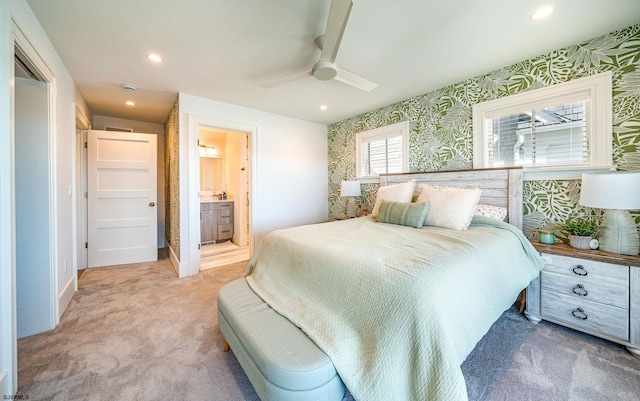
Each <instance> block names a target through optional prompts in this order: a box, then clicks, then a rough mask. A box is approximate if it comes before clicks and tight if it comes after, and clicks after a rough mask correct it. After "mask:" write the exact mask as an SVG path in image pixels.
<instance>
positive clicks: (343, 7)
mask: <svg viewBox="0 0 640 401" xmlns="http://www.w3.org/2000/svg"><path fill="white" fill-rule="evenodd" d="M352 6H353V1H351V0H332V1H331V8H330V9H329V19H328V20H327V29H326V31H325V34H324V43H323V45H322V53H321V54H320V60H321V61H325V60H328V61H331V62H332V63H333V62H335V61H336V56H337V55H338V48H339V47H340V42H341V41H342V34H343V33H344V29H345V27H346V26H347V21H348V20H349V14H350V13H351V7H352Z"/></svg>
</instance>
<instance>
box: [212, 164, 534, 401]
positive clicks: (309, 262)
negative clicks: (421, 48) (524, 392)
mask: <svg viewBox="0 0 640 401" xmlns="http://www.w3.org/2000/svg"><path fill="white" fill-rule="evenodd" d="M410 181H413V182H415V186H414V188H415V189H413V188H412V191H411V195H412V197H413V200H415V198H416V197H417V198H418V199H417V200H418V201H420V200H421V197H422V196H423V193H426V192H425V189H428V190H434V191H439V190H440V189H441V188H437V187H441V186H445V187H447V188H445V190H447V191H448V190H451V191H455V190H453V189H451V188H460V191H463V190H464V191H466V189H469V190H470V191H471V190H476V189H478V188H479V189H480V191H478V192H479V193H480V195H479V196H480V198H479V200H477V199H476V201H475V202H476V203H480V204H482V205H489V206H493V207H496V208H504V209H506V215H507V216H506V217H505V220H507V221H508V222H509V223H510V224H508V223H506V222H503V221H500V220H499V219H496V218H491V217H483V216H474V217H473V218H472V220H471V222H470V225H468V227H465V229H453V228H447V227H440V226H432V225H429V226H424V227H423V226H422V223H421V224H419V225H417V226H411V224H403V222H404V220H402V219H403V218H406V216H413V214H415V213H417V211H418V210H419V211H420V213H423V212H424V210H423V209H424V208H425V207H423V206H421V205H418V204H416V203H415V202H413V203H412V204H407V203H408V202H397V201H394V199H393V197H390V199H389V200H385V202H382V204H381V207H380V208H379V210H377V211H376V210H374V214H377V218H372V217H370V216H368V217H361V218H354V219H348V220H342V221H335V222H328V223H321V224H314V225H306V226H300V227H293V228H288V229H284V230H276V231H274V232H272V233H270V234H268V235H267V236H265V237H264V239H263V240H262V241H261V243H260V245H259V247H258V249H257V250H256V253H255V254H254V256H253V258H252V260H251V261H250V263H249V267H248V272H247V276H246V278H245V280H244V281H245V282H246V285H247V286H248V287H247V288H250V290H251V291H252V292H253V293H255V294H257V296H258V297H259V300H260V302H264V303H265V304H266V305H268V307H269V308H271V309H273V310H274V311H276V312H277V314H276V315H277V316H280V317H283V318H286V322H287V323H288V322H290V323H291V324H292V325H295V327H296V329H297V328H299V330H300V331H301V333H304V335H305V336H306V337H307V338H308V339H310V340H311V341H312V343H313V344H315V345H316V346H317V347H318V348H319V349H321V350H322V351H323V352H324V353H326V355H328V357H329V358H330V361H331V362H332V364H333V366H334V367H335V370H336V371H337V372H338V375H339V378H340V379H341V381H342V382H344V385H346V387H347V388H348V389H349V391H350V392H351V394H352V395H353V396H354V398H355V399H356V400H367V401H376V400H390V399H398V400H427V399H434V400H435V399H437V400H451V401H457V400H461V401H463V400H466V399H467V393H466V386H465V382H464V377H463V376H462V371H461V370H460V365H461V364H462V362H463V361H464V359H465V358H466V356H467V355H468V354H469V353H470V352H471V350H472V349H473V348H474V347H475V345H476V343H477V342H478V341H479V340H480V339H481V338H482V337H483V336H484V335H485V334H486V332H487V331H488V330H489V328H490V327H491V325H492V324H493V323H494V322H495V320H497V319H498V318H499V317H500V315H501V314H502V313H503V312H504V311H505V310H506V309H508V308H509V307H510V306H511V305H512V304H513V302H514V301H515V299H516V298H517V296H518V294H519V293H520V291H521V290H522V289H524V288H525V287H527V285H528V284H529V282H530V281H531V280H533V279H534V278H535V277H537V275H538V274H539V271H540V270H541V268H542V266H543V262H542V260H541V259H540V256H539V255H538V253H537V252H536V251H535V249H534V248H533V247H532V246H531V244H530V243H529V242H528V241H527V240H526V238H525V237H524V235H523V234H522V232H521V231H520V229H521V224H522V170H521V169H517V168H507V169H483V170H469V171H453V172H435V173H420V174H398V175H385V176H382V177H381V179H380V185H381V187H380V190H379V191H378V192H379V196H380V194H383V193H391V191H390V190H391V189H393V188H396V187H402V186H406V184H407V183H408V182H410ZM422 184H427V185H429V186H427V187H425V188H422ZM403 188H404V187H403ZM387 190H389V191H387ZM385 191H386V192H385ZM476 191H477V190H476ZM439 194H441V192H436V195H432V197H431V198H430V199H431V201H430V207H431V208H432V209H431V210H428V212H427V213H426V215H427V216H429V213H431V214H433V217H434V218H438V216H442V215H443V214H444V213H442V210H441V209H437V208H436V205H438V204H439V203H438V202H440V207H442V204H441V203H442V199H440V200H438V199H437V196H439ZM456 194H457V193H456ZM450 195H451V193H450V194H449V195H448V196H450ZM403 196H405V197H406V194H405V195H403ZM457 196H458V195H456V196H454V197H453V198H444V199H448V202H450V203H451V204H455V203H457V198H456V197H457ZM410 199H411V198H410ZM377 203H378V202H377ZM421 203H422V202H421ZM474 207H475V206H474ZM398 210H401V212H399V213H395V214H393V213H391V212H396V211H398ZM390 211H391V212H390ZM434 211H437V213H436V212H434ZM376 212H377V213H376ZM411 213H413V214H411ZM420 213H418V214H417V215H416V216H417V217H415V218H412V219H409V222H410V223H411V221H414V220H416V219H418V220H419V219H420V218H422V221H424V214H420ZM474 214H475V213H474ZM389 216H392V218H390V221H391V223H389V222H387V223H381V222H380V220H382V221H385V219H389ZM393 216H396V217H393ZM398 216H400V217H398ZM402 216H404V217H402ZM398 219H399V220H398ZM398 221H402V222H401V223H398ZM427 222H429V218H427ZM413 224H414V223H413ZM219 302H221V301H220V298H219ZM224 302H225V300H224V299H223V300H222V304H224ZM241 304H243V305H246V304H247V302H246V301H245V300H243V301H242V302H241ZM219 307H220V306H219ZM225 314H226V315H229V314H230V312H229V311H226V312H224V313H223V314H222V316H221V319H222V320H224V322H225V323H224V325H225V330H223V334H225V332H227V333H228V334H229V336H235V334H234V333H235V332H236V331H237V330H236V329H235V328H234V326H236V327H238V326H241V325H242V318H241V317H240V318H239V317H238V316H232V317H229V316H225ZM219 316H220V314H219ZM229 321H232V322H231V323H229ZM233 322H235V323H233ZM222 326H223V324H222V323H221V329H222ZM245 331H246V330H245ZM257 336H259V334H258V335H257ZM225 337H228V335H227V334H225ZM237 340H238V339H237V338H236V342H235V344H236V346H237V347H239V348H240V347H242V348H243V349H244V351H245V353H246V355H245V356H244V357H243V358H245V359H246V358H249V359H251V358H252V357H251V354H252V352H251V351H250V350H247V349H246V347H244V346H243V344H242V340H240V341H237ZM246 342H251V340H245V343H246ZM232 347H233V345H232ZM249 348H251V347H249ZM234 351H235V348H234ZM266 352H269V351H268V350H266ZM254 359H255V358H254ZM239 360H240V357H239ZM241 364H243V363H242V361H241ZM258 365H259V364H258ZM243 368H245V371H247V368H246V367H245V366H243ZM254 368H255V367H254ZM248 375H249V376H250V379H251V376H252V374H251V373H249V372H248ZM252 383H254V381H253V380H252ZM254 387H256V383H254ZM338 389H339V387H338ZM259 394H260V391H259ZM298 395H300V394H299V393H295V397H297V396H298ZM261 397H262V398H263V399H264V398H268V397H265V396H263V395H261ZM295 397H294V398H292V399H321V398H317V397H318V396H317V395H313V396H310V397H309V398H304V396H302V398H295Z"/></svg>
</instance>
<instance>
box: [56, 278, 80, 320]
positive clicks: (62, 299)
mask: <svg viewBox="0 0 640 401" xmlns="http://www.w3.org/2000/svg"><path fill="white" fill-rule="evenodd" d="M75 292H76V286H75V280H74V278H73V276H72V277H71V279H69V281H68V282H67V284H66V285H65V286H64V289H63V290H62V292H61V293H60V296H59V297H58V321H60V318H61V317H62V314H63V313H64V311H65V310H67V306H69V303H70V302H71V298H73V294H74V293H75Z"/></svg>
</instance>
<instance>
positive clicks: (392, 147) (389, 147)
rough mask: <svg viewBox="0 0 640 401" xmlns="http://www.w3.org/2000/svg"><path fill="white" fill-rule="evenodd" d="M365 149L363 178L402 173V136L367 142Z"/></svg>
mask: <svg viewBox="0 0 640 401" xmlns="http://www.w3.org/2000/svg"><path fill="white" fill-rule="evenodd" d="M363 149H364V152H365V157H364V158H363V161H364V163H363V166H362V167H363V170H362V171H361V173H362V175H363V176H368V175H379V174H384V173H401V172H402V137H401V136H395V137H391V138H386V139H382V140H377V141H371V142H367V143H365V144H364V146H363Z"/></svg>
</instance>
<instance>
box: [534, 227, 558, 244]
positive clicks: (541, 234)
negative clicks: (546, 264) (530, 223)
mask: <svg viewBox="0 0 640 401" xmlns="http://www.w3.org/2000/svg"><path fill="white" fill-rule="evenodd" d="M538 242H540V243H541V244H546V245H553V244H555V242H556V235H555V234H554V233H553V231H551V230H540V231H538Z"/></svg>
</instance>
